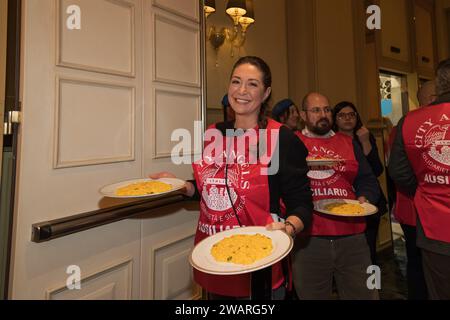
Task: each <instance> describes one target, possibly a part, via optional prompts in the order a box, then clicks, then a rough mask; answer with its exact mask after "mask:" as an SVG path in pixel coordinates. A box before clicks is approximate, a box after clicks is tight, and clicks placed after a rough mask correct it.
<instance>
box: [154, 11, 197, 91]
mask: <svg viewBox="0 0 450 320" xmlns="http://www.w3.org/2000/svg"><path fill="white" fill-rule="evenodd" d="M153 28H154V36H153V81H155V82H161V83H167V84H174V85H182V86H189V87H195V88H200V87H201V82H200V81H201V75H200V29H199V26H198V25H195V24H193V23H191V22H186V21H185V20H184V19H180V18H179V17H177V16H174V15H170V14H167V13H164V12H155V13H154V14H153ZM168 34H170V35H171V37H170V38H168ZM174 39H177V41H174Z"/></svg>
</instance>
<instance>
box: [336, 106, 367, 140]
mask: <svg viewBox="0 0 450 320" xmlns="http://www.w3.org/2000/svg"><path fill="white" fill-rule="evenodd" d="M345 107H350V108H352V109H353V111H355V112H356V126H355V128H354V129H353V133H354V134H356V131H358V130H359V129H361V127H362V126H363V123H362V121H361V117H360V116H359V112H358V110H357V109H356V107H355V105H354V104H353V103H351V102H349V101H342V102H339V103H338V104H337V105H336V106H335V107H334V109H333V123H334V124H333V130H334V131H335V132H337V131H338V129H339V128H338V126H337V122H336V118H337V114H338V113H339V112H341V110H342V109H344V108H345Z"/></svg>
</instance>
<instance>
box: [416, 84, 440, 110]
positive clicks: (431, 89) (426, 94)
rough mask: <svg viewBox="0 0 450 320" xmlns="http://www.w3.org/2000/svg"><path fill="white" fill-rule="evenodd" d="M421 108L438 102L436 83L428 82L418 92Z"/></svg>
mask: <svg viewBox="0 0 450 320" xmlns="http://www.w3.org/2000/svg"><path fill="white" fill-rule="evenodd" d="M417 100H418V101H419V106H421V107H424V106H428V105H430V104H432V103H433V102H434V101H436V84H435V82H434V81H427V82H425V83H424V84H422V86H421V87H420V88H419V90H418V91H417Z"/></svg>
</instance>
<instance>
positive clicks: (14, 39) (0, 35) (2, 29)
mask: <svg viewBox="0 0 450 320" xmlns="http://www.w3.org/2000/svg"><path fill="white" fill-rule="evenodd" d="M20 15H21V1H20V0H17V1H13V0H0V116H1V118H2V119H3V121H2V123H1V125H0V126H1V128H2V130H1V132H2V136H1V139H0V150H1V152H0V299H1V300H4V299H6V298H7V297H8V282H9V266H10V259H11V243H12V241H11V239H12V226H13V220H12V217H13V204H14V188H15V174H16V162H15V159H16V155H17V135H18V125H19V118H20V115H19V114H20V110H19V108H20V104H19V74H20V69H19V66H20Z"/></svg>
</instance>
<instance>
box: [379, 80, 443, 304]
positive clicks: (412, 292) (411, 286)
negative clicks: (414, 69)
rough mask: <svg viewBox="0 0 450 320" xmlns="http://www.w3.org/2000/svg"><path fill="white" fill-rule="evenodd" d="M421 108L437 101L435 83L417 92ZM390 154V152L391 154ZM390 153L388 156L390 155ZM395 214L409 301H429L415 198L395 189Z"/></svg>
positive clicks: (431, 82)
mask: <svg viewBox="0 0 450 320" xmlns="http://www.w3.org/2000/svg"><path fill="white" fill-rule="evenodd" d="M417 99H418V100H419V106H421V107H424V106H428V105H430V104H431V103H433V102H434V101H435V100H436V87H435V83H434V81H428V82H426V83H425V84H423V85H422V86H421V87H420V88H419V90H418V91H417ZM396 132H397V127H394V128H393V130H392V131H391V134H390V135H389V143H388V145H389V149H392V145H393V143H394V139H395V136H396ZM389 153H390V152H389ZM389 153H388V154H389ZM395 189H396V192H395V197H394V208H393V213H394V217H395V220H397V221H398V223H400V226H401V228H402V230H403V235H404V238H405V247H406V257H407V259H408V261H407V267H406V279H407V284H408V299H409V300H427V299H428V292H427V285H426V282H425V276H424V274H423V266H422V253H421V250H420V248H418V247H417V243H416V238H417V229H416V224H417V223H416V221H417V212H416V207H415V206H414V198H413V197H412V196H408V195H407V194H405V193H404V192H401V191H400V190H398V188H395Z"/></svg>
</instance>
